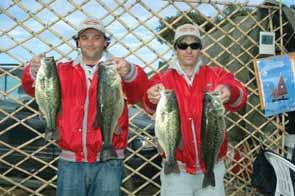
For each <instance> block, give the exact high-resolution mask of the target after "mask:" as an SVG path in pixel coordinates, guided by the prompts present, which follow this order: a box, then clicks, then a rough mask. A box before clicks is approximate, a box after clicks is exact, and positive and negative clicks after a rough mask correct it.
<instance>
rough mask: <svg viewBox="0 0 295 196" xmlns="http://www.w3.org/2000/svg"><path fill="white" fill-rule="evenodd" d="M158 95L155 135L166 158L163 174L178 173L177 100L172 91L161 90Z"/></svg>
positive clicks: (179, 134) (178, 126)
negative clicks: (176, 156)
mask: <svg viewBox="0 0 295 196" xmlns="http://www.w3.org/2000/svg"><path fill="white" fill-rule="evenodd" d="M160 93H161V98H160V100H159V103H158V105H157V109H156V116H155V135H156V137H157V139H158V142H159V145H160V147H161V148H162V149H163V151H164V152H165V156H166V160H165V161H164V173H165V174H170V173H179V172H180V171H179V167H178V164H177V161H176V159H175V153H176V148H177V146H178V145H179V143H180V140H181V132H180V118H179V112H178V104H177V99H176V95H175V93H174V91H172V90H161V91H160Z"/></svg>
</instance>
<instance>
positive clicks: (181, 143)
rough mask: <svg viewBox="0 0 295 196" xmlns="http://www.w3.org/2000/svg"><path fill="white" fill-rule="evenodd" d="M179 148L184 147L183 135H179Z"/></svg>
mask: <svg viewBox="0 0 295 196" xmlns="http://www.w3.org/2000/svg"><path fill="white" fill-rule="evenodd" d="M177 148H178V149H181V150H182V149H183V142H182V137H181V135H180V136H179V139H178V141H177Z"/></svg>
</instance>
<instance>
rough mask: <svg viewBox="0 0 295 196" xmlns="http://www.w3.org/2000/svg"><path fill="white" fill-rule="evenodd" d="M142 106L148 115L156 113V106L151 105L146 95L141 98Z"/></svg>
mask: <svg viewBox="0 0 295 196" xmlns="http://www.w3.org/2000/svg"><path fill="white" fill-rule="evenodd" d="M142 106H143V108H144V109H145V111H146V112H148V113H149V114H154V113H155V112H156V108H157V105H155V104H153V103H151V102H150V101H149V100H148V98H147V96H146V95H145V96H144V98H143V102H142Z"/></svg>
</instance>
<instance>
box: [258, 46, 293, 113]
mask: <svg viewBox="0 0 295 196" xmlns="http://www.w3.org/2000/svg"><path fill="white" fill-rule="evenodd" d="M254 65H255V66H254V67H255V73H256V79H257V83H258V91H259V98H260V102H261V105H262V109H264V114H265V116H267V117H268V116H272V115H277V114H280V113H284V112H289V111H295V52H293V53H289V54H286V55H280V56H271V57H266V58H260V59H256V60H255V61H254Z"/></svg>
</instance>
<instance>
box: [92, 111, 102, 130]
mask: <svg viewBox="0 0 295 196" xmlns="http://www.w3.org/2000/svg"><path fill="white" fill-rule="evenodd" d="M99 125H100V112H99V111H96V114H95V120H94V122H93V124H92V127H93V128H98V127H99Z"/></svg>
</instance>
